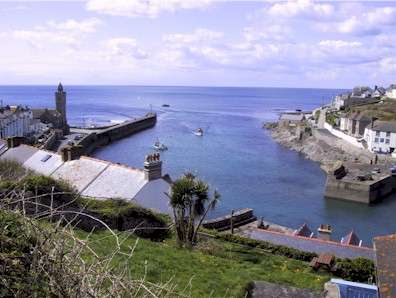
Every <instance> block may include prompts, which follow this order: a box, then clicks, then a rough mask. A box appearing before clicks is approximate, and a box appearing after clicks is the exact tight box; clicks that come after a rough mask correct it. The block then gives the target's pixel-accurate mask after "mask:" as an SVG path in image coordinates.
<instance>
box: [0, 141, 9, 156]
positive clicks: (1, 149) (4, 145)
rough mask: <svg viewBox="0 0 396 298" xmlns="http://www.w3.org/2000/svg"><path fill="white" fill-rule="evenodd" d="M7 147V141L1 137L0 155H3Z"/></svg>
mask: <svg viewBox="0 0 396 298" xmlns="http://www.w3.org/2000/svg"><path fill="white" fill-rule="evenodd" d="M7 149H8V147H7V142H6V141H5V140H1V139H0V155H2V154H3V153H4V152H5V151H6V150H7Z"/></svg>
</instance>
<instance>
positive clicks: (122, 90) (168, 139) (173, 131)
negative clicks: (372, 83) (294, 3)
mask: <svg viewBox="0 0 396 298" xmlns="http://www.w3.org/2000/svg"><path fill="white" fill-rule="evenodd" d="M54 89H55V87H53V86H51V87H49V86H38V87H36V86H35V87H29V86H24V87H20V86H18V87H4V86H2V87H0V99H2V100H3V101H4V103H5V104H6V103H8V104H14V103H19V104H26V105H30V106H35V107H39V106H53V92H54ZM66 91H67V92H68V119H69V122H70V123H71V124H76V125H81V124H91V123H99V124H108V123H110V121H112V122H115V121H120V120H125V119H127V118H128V117H133V116H139V115H142V114H144V113H146V112H148V111H150V110H151V109H152V110H153V111H156V112H158V116H159V117H158V123H157V125H156V126H155V128H153V129H150V130H146V131H144V132H141V133H139V134H137V135H134V136H131V137H129V138H126V139H123V140H120V141H118V142H115V143H113V144H111V145H110V146H107V147H105V148H102V149H100V150H98V151H97V152H96V153H95V156H96V157H98V158H101V159H106V160H111V161H114V162H121V163H126V164H129V165H131V166H135V167H142V166H143V160H144V156H145V155H146V154H147V153H148V152H150V151H151V150H152V145H153V143H154V142H155V141H156V139H157V138H158V139H159V140H160V141H161V142H163V143H165V144H166V145H167V146H168V147H169V150H168V151H166V152H164V153H163V154H162V159H163V160H164V172H167V173H169V174H170V175H171V176H172V177H173V178H175V177H177V176H179V175H180V174H182V173H183V172H185V171H187V170H189V171H193V172H195V173H197V174H198V175H199V176H200V177H201V178H203V179H205V180H207V181H208V182H209V183H210V185H211V186H212V187H213V189H214V188H217V189H218V190H219V192H220V193H221V194H222V200H221V204H220V205H219V206H218V208H217V209H216V211H215V212H213V213H212V214H211V217H215V216H219V215H223V214H225V213H229V212H230V211H231V209H240V208H245V207H250V208H253V209H254V210H255V214H256V215H257V216H259V217H260V216H263V217H264V218H265V219H266V220H268V221H273V222H276V223H278V224H281V225H286V226H290V227H297V226H299V225H301V224H303V223H307V224H308V225H309V226H310V227H311V228H312V229H316V228H317V227H318V225H319V224H321V223H327V224H331V225H332V226H334V229H335V238H340V237H341V236H343V235H345V234H346V233H348V232H349V231H350V230H351V229H354V230H355V231H356V233H357V234H358V236H360V237H361V238H362V239H363V240H364V242H365V243H366V244H369V243H370V242H371V237H372V236H373V235H381V234H387V233H392V232H396V222H395V221H394V220H393V216H394V213H395V211H396V198H395V199H387V200H385V201H384V202H382V203H380V204H377V205H373V206H366V205H360V204H356V203H350V202H343V201H336V200H326V199H324V198H323V190H324V183H325V174H324V173H323V172H322V170H321V169H320V167H319V165H318V164H317V163H314V162H312V161H309V160H307V159H305V158H304V157H303V156H301V155H300V154H298V153H296V152H293V151H290V150H288V149H285V148H283V147H281V146H279V145H278V144H277V143H275V142H274V141H273V140H272V139H271V137H270V135H269V133H268V132H267V131H266V130H264V129H262V123H263V122H266V121H271V120H275V119H276V118H277V117H278V114H279V112H280V111H283V110H292V109H296V108H300V109H304V110H305V109H307V110H310V109H313V108H315V107H317V106H319V105H321V104H323V103H325V102H328V101H329V100H330V98H331V97H332V96H333V95H335V94H337V93H339V92H340V90H324V89H281V88H203V87H199V88H197V87H196V88H192V87H109V86H108V87H106V86H66ZM162 104H169V105H170V107H169V108H163V107H162ZM150 105H151V107H150ZM198 127H202V128H203V129H204V131H205V135H204V137H197V136H195V135H194V134H193V133H192V131H193V130H194V129H196V128H198Z"/></svg>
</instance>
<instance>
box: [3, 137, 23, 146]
mask: <svg viewBox="0 0 396 298" xmlns="http://www.w3.org/2000/svg"><path fill="white" fill-rule="evenodd" d="M24 141H25V138H23V137H10V138H7V147H8V148H15V147H18V146H19V145H21V144H23V143H24Z"/></svg>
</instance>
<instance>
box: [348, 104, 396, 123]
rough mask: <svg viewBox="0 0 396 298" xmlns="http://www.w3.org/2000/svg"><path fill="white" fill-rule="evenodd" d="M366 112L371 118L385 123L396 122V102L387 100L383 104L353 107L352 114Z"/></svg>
mask: <svg viewBox="0 0 396 298" xmlns="http://www.w3.org/2000/svg"><path fill="white" fill-rule="evenodd" d="M355 111H360V112H365V114H366V115H367V116H369V117H376V118H378V119H379V120H384V121H396V100H392V99H385V100H384V101H383V102H382V103H377V104H369V105H362V106H357V107H352V108H351V112H355Z"/></svg>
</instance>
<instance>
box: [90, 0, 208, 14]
mask: <svg viewBox="0 0 396 298" xmlns="http://www.w3.org/2000/svg"><path fill="white" fill-rule="evenodd" d="M212 1H213V0H88V2H87V4H86V7H87V9H88V10H90V11H95V12H98V13H103V14H109V15H114V16H127V17H138V16H146V17H156V16H158V15H159V14H160V13H161V12H174V11H176V10H180V9H194V8H204V7H206V6H208V5H209V4H210V3H211V2H212Z"/></svg>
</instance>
